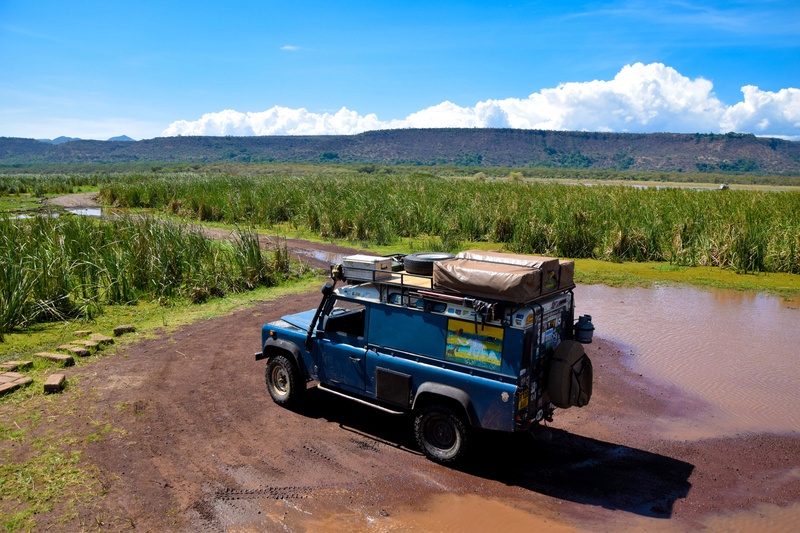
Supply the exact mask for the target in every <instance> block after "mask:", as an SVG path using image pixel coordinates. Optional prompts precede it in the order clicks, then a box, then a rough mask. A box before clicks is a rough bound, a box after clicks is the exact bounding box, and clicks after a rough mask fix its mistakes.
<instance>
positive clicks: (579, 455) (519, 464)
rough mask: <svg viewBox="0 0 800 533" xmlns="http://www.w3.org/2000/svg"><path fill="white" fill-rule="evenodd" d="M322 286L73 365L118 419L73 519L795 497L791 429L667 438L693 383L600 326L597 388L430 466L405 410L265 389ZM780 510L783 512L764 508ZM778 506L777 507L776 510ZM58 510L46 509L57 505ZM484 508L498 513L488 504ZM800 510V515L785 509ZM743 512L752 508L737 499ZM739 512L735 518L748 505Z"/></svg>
mask: <svg viewBox="0 0 800 533" xmlns="http://www.w3.org/2000/svg"><path fill="white" fill-rule="evenodd" d="M317 301H318V295H317V294H316V293H311V294H305V295H302V296H292V297H287V298H283V299H282V300H278V301H274V302H265V303H262V304H260V305H258V306H256V307H255V308H252V309H247V310H242V311H239V312H236V313H234V314H232V315H229V316H225V317H222V318H217V319H213V320H207V321H204V322H201V323H197V324H194V325H191V326H187V327H184V328H181V329H179V330H178V331H176V332H174V333H171V334H168V335H165V336H163V337H158V338H155V339H150V340H144V341H141V342H139V343H136V344H133V345H130V346H129V347H127V348H125V349H124V350H121V352H120V353H118V354H116V355H113V356H110V357H107V358H104V359H102V360H99V361H97V362H96V363H94V364H92V365H88V366H85V367H81V368H79V369H75V374H74V375H72V376H71V377H70V379H71V380H73V381H76V382H78V383H79V385H78V386H77V387H75V388H71V389H70V390H69V391H68V392H66V393H65V394H76V393H79V392H80V394H82V396H83V398H85V401H86V402H87V403H86V406H85V407H86V408H85V410H81V412H78V413H73V414H60V415H59V414H57V405H54V406H53V409H54V410H55V411H56V412H54V413H50V414H52V415H53V416H58V417H59V420H60V422H65V419H64V417H72V420H71V422H70V424H69V425H70V427H71V428H72V429H73V432H77V433H78V435H80V433H81V432H82V431H85V432H86V433H87V434H88V433H90V432H91V431H94V426H93V425H92V424H91V423H90V422H91V421H92V420H108V421H109V422H110V424H111V427H112V428H113V430H112V431H111V432H109V433H108V434H106V436H105V437H104V439H103V440H101V441H98V442H92V443H90V444H88V453H87V454H86V456H85V460H86V462H87V463H88V464H94V465H96V466H97V468H98V471H99V473H100V478H101V479H102V480H103V483H104V484H105V488H106V490H107V492H106V494H105V496H104V497H102V498H99V499H97V500H95V501H93V502H89V503H87V504H86V505H84V506H82V507H80V508H79V509H78V517H77V518H76V520H75V521H74V522H71V523H68V524H60V523H58V522H55V521H48V517H47V516H44V517H42V518H41V519H40V520H39V524H40V525H41V526H42V527H51V528H54V529H56V530H58V529H64V530H73V528H74V527H76V526H78V525H79V524H97V523H99V522H102V523H103V528H110V529H114V530H124V529H128V528H130V527H132V526H135V527H136V529H137V530H140V531H163V530H165V529H170V530H173V529H174V530H183V531H225V530H229V531H276V530H288V531H322V530H325V531H331V530H333V531H354V530H370V531H408V530H420V531H422V530H441V531H445V530H453V528H457V529H460V530H474V529H473V526H478V525H480V524H481V520H483V521H484V523H485V525H486V528H481V529H487V528H489V527H491V528H502V529H505V530H510V531H517V530H519V531H521V530H523V529H525V530H530V527H531V525H536V524H538V525H547V526H548V527H551V528H556V529H557V528H558V527H564V528H567V530H569V529H570V528H576V529H589V530H595V531H596V530H607V531H611V530H618V529H620V528H623V529H639V528H641V527H646V528H648V529H651V530H652V529H662V528H663V529H667V530H686V529H695V528H698V527H701V526H704V525H711V526H712V527H713V524H715V523H717V522H715V520H720V519H722V518H718V517H717V516H716V515H720V516H723V515H725V514H726V513H732V512H734V511H736V512H740V511H743V510H744V511H747V510H752V509H755V508H756V506H757V504H761V503H763V504H776V505H778V506H784V507H785V506H787V505H790V504H794V507H791V508H790V511H791V509H795V510H796V508H797V505H796V502H798V501H799V500H800V498H798V495H800V476H798V475H797V472H800V439H797V438H790V437H780V436H769V435H752V436H733V437H730V438H724V439H714V440H698V441H665V440H662V439H661V438H654V437H653V435H652V434H651V432H650V430H649V429H650V428H651V427H652V426H653V424H654V421H655V420H657V419H658V418H660V417H664V416H671V417H674V416H678V417H687V418H694V417H697V416H702V413H697V412H695V409H696V406H694V405H693V404H692V402H691V399H689V398H683V397H681V396H680V395H678V394H677V393H676V392H675V391H669V390H663V389H659V388H658V387H654V386H648V384H647V383H645V382H644V381H643V380H642V378H640V377H639V376H633V375H630V374H629V373H628V372H627V371H626V370H625V368H624V366H623V365H622V364H621V358H622V357H623V355H622V354H621V353H620V352H619V351H618V350H616V349H615V348H614V347H613V346H612V345H610V344H608V343H605V342H603V341H602V340H599V341H598V342H596V343H595V344H592V345H590V346H589V347H588V348H589V350H588V351H589V354H590V356H591V357H592V358H593V360H594V362H595V365H596V368H597V376H598V377H597V382H596V389H595V394H594V397H593V401H592V403H591V404H590V405H589V406H588V407H587V408H585V409H582V410H576V409H571V410H568V411H564V412H560V413H558V414H559V415H560V416H559V417H557V419H556V422H555V423H554V424H552V426H551V428H550V429H549V430H548V431H546V432H545V433H543V434H542V435H540V437H539V438H537V439H536V440H533V439H531V438H527V437H526V436H521V435H516V436H508V435H496V434H485V435H480V436H479V438H478V439H477V440H478V442H476V443H475V446H474V447H473V457H474V461H473V462H472V464H471V465H470V466H467V467H465V468H463V469H461V470H455V469H449V468H445V467H441V466H438V465H436V464H434V463H431V462H430V461H428V460H426V459H425V458H424V457H423V456H422V455H421V454H420V453H419V452H418V451H417V450H416V447H415V445H414V443H413V439H412V437H411V427H410V423H409V421H408V420H407V419H404V418H396V417H393V416H390V415H385V414H383V413H380V412H378V411H374V410H372V409H369V408H367V407H362V406H360V405H358V404H354V403H352V402H348V401H346V400H340V399H339V398H336V397H333V396H330V395H327V394H325V393H323V392H320V391H316V390H311V391H309V396H310V398H309V400H310V401H309V402H308V403H307V406H306V407H303V408H301V409H299V410H297V411H296V412H293V411H289V410H286V409H283V408H280V407H278V406H277V405H275V404H274V403H273V402H272V401H271V400H270V399H269V396H268V395H267V393H266V390H265V387H264V378H263V370H264V365H263V363H257V362H256V361H255V360H254V357H253V352H254V351H256V350H257V349H259V342H260V341H259V328H260V326H261V324H262V323H263V322H265V321H268V320H273V319H276V318H278V317H279V316H280V315H282V314H284V313H287V312H293V311H299V310H303V309H307V308H311V307H314V306H315V305H316V303H317ZM769 512H771V513H772V515H771V516H772V518H773V519H774V518H775V516H776V513H779V512H781V510H780V509H779V508H777V507H775V508H770V510H769ZM784 512H785V511H784ZM54 516H55V514H54ZM489 516H490V517H491V521H488V522H486V520H488V518H487V517H489ZM792 516H795V515H792ZM745 518H746V519H747V520H750V519H753V517H752V516H751V515H746V517H745ZM745 518H743V519H742V520H745Z"/></svg>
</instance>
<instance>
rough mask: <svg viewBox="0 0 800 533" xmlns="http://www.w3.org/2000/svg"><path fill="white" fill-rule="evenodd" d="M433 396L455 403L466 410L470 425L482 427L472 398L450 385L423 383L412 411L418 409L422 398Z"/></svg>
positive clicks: (415, 397)
mask: <svg viewBox="0 0 800 533" xmlns="http://www.w3.org/2000/svg"><path fill="white" fill-rule="evenodd" d="M432 396H439V397H443V398H447V399H449V400H453V401H455V402H456V403H458V404H459V405H461V407H462V408H463V409H464V413H465V414H466V415H467V420H468V421H469V423H470V425H471V426H474V427H478V428H479V427H481V426H480V421H479V420H478V415H477V414H476V413H475V407H474V406H473V405H472V398H470V396H469V394H467V393H466V392H464V391H463V390H461V389H458V388H456V387H452V386H450V385H444V384H442V383H434V382H431V381H427V382H425V383H423V384H422V385H420V386H419V387H418V388H417V393H416V394H415V395H414V402H413V404H412V405H411V409H412V410H415V409H416V408H417V407H418V403H419V400H420V398H423V399H424V398H425V397H432Z"/></svg>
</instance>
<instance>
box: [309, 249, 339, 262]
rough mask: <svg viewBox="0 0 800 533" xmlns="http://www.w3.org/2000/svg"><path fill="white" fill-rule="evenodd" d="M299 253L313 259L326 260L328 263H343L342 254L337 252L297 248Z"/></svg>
mask: <svg viewBox="0 0 800 533" xmlns="http://www.w3.org/2000/svg"><path fill="white" fill-rule="evenodd" d="M297 254H298V255H304V256H306V257H310V258H312V259H316V260H318V261H325V262H326V263H331V264H334V263H341V262H342V257H344V256H343V255H342V254H337V253H335V252H323V251H322V250H297Z"/></svg>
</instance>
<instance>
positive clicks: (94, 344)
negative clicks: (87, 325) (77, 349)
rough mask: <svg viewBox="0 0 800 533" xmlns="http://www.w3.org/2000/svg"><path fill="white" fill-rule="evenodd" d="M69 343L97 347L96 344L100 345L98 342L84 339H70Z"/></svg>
mask: <svg viewBox="0 0 800 533" xmlns="http://www.w3.org/2000/svg"><path fill="white" fill-rule="evenodd" d="M70 344H75V345H77V346H83V347H84V348H97V347H98V346H100V345H99V344H97V343H96V342H94V341H84V340H77V341H72V342H71V343H70Z"/></svg>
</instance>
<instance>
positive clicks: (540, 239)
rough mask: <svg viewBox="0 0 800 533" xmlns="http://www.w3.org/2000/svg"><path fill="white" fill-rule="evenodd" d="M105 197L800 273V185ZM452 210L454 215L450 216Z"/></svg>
mask: <svg viewBox="0 0 800 533" xmlns="http://www.w3.org/2000/svg"><path fill="white" fill-rule="evenodd" d="M100 197H101V199H102V200H103V201H104V202H105V203H107V204H109V205H116V206H120V207H127V208H147V209H152V210H155V211H157V212H161V213H168V214H172V215H176V216H180V217H184V218H187V219H191V220H196V221H199V222H224V223H228V224H253V225H261V226H265V227H271V226H274V225H279V224H289V225H290V226H292V227H294V228H297V229H298V230H305V231H309V232H311V233H313V234H317V235H319V236H321V237H322V238H331V239H344V240H347V241H350V242H355V243H362V244H367V245H390V244H393V243H397V242H399V239H401V238H407V237H411V238H414V237H418V236H421V235H431V236H436V237H438V238H440V240H441V243H442V246H443V247H444V248H445V249H456V248H458V247H459V246H460V245H461V243H463V242H465V241H466V242H494V243H499V244H501V245H503V246H505V247H506V248H507V249H509V250H511V251H515V252H520V253H535V254H541V255H556V256H561V257H572V258H592V259H600V260H605V261H666V262H669V263H671V264H675V265H681V266H716V267H722V268H730V269H733V270H734V271H736V272H742V273H747V272H786V273H798V272H800V217H798V216H797V213H800V192H798V191H786V192H780V193H777V192H767V191H750V190H715V189H702V190H698V189H694V188H672V187H670V188H635V187H628V186H613V185H609V186H584V185H565V184H556V183H542V182H528V181H526V180H524V179H522V180H513V179H512V180H506V181H496V182H489V181H482V180H465V179H448V178H438V177H435V176H431V175H428V174H424V173H411V174H405V175H392V176H373V175H369V176H365V175H361V174H357V173H353V174H349V175H341V174H336V175H317V176H294V175H274V176H258V177H250V176H226V175H223V176H216V175H207V174H202V175H201V174H191V173H188V174H170V175H165V176H155V175H129V176H125V177H124V178H121V179H119V180H118V181H115V182H113V183H108V184H107V185H104V186H102V187H101V191H100ZM444 214H446V216H444Z"/></svg>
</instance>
